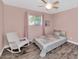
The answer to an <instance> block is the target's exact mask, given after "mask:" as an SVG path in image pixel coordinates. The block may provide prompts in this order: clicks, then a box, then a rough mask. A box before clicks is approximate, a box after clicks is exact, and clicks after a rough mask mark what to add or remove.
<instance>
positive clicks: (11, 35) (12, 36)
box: [7, 32, 19, 42]
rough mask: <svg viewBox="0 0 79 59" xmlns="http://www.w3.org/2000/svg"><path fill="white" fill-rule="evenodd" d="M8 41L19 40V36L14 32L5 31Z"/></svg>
mask: <svg viewBox="0 0 79 59" xmlns="http://www.w3.org/2000/svg"><path fill="white" fill-rule="evenodd" d="M7 40H8V42H13V41H17V40H19V37H18V35H17V33H16V32H10V33H7Z"/></svg>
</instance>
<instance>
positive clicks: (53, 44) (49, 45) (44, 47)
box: [34, 37, 67, 57]
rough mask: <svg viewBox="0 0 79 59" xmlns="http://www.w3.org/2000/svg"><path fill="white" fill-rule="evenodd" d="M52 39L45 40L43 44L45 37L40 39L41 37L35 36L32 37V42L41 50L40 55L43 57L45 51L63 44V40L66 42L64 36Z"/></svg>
mask: <svg viewBox="0 0 79 59" xmlns="http://www.w3.org/2000/svg"><path fill="white" fill-rule="evenodd" d="M52 40H53V41H50V42H47V43H46V44H45V43H44V41H46V39H42V38H36V39H34V43H35V44H36V45H37V46H38V47H39V48H40V50H41V53H40V56H41V57H44V56H45V55H46V53H47V52H49V51H51V50H52V49H55V48H56V47H58V46H60V45H62V44H64V43H65V42H67V39H66V38H65V37H61V38H59V39H53V38H52Z"/></svg>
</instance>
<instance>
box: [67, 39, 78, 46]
mask: <svg viewBox="0 0 79 59" xmlns="http://www.w3.org/2000/svg"><path fill="white" fill-rule="evenodd" d="M67 41H68V42H70V43H72V44H75V45H78V43H77V42H74V41H71V40H67Z"/></svg>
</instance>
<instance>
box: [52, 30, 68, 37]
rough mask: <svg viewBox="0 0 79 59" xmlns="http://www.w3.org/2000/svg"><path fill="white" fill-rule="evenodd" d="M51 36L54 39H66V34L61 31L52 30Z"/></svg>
mask: <svg viewBox="0 0 79 59" xmlns="http://www.w3.org/2000/svg"><path fill="white" fill-rule="evenodd" d="M53 35H54V36H55V37H56V38H60V37H66V33H65V32H63V31H61V30H54V31H53Z"/></svg>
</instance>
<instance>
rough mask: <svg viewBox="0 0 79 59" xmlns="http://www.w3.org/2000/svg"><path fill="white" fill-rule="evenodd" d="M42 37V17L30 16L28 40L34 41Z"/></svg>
mask: <svg viewBox="0 0 79 59" xmlns="http://www.w3.org/2000/svg"><path fill="white" fill-rule="evenodd" d="M41 35H42V16H37V15H28V38H29V39H31V40H32V39H34V38H36V37H39V36H41Z"/></svg>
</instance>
